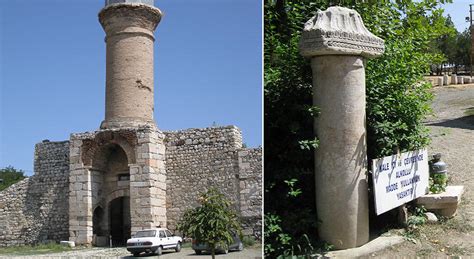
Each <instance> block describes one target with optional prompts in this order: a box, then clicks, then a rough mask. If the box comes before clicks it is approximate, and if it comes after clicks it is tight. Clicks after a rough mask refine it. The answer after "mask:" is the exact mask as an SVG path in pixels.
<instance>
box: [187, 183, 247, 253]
mask: <svg viewBox="0 0 474 259" xmlns="http://www.w3.org/2000/svg"><path fill="white" fill-rule="evenodd" d="M198 201H199V204H200V205H199V206H198V207H196V208H193V209H190V210H187V211H186V212H185V213H184V215H183V217H182V219H181V220H180V222H179V223H178V230H179V231H181V232H183V234H185V235H187V236H191V237H192V238H194V239H195V240H198V241H199V242H201V243H207V244H208V245H209V247H210V248H211V254H212V258H214V257H215V250H216V248H217V247H218V246H220V247H226V246H227V245H228V244H231V243H232V242H233V237H232V231H234V232H238V233H240V224H239V220H238V217H237V214H236V213H235V212H234V210H233V209H232V207H231V203H230V201H229V200H228V199H226V198H225V196H224V195H223V194H222V193H220V192H219V191H218V190H217V189H215V188H211V189H209V190H208V191H207V192H205V193H202V194H201V195H200V197H199V199H198Z"/></svg>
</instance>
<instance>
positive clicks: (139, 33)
mask: <svg viewBox="0 0 474 259" xmlns="http://www.w3.org/2000/svg"><path fill="white" fill-rule="evenodd" d="M129 1H130V0H128V1H123V2H124V3H119V4H112V5H108V6H106V7H105V8H104V9H102V11H101V12H100V13H99V21H100V23H101V25H102V27H103V28H104V31H105V33H106V38H105V41H106V43H107V54H106V55H107V63H106V98H105V120H104V121H103V122H102V125H101V128H118V127H137V126H140V125H144V124H154V121H153V111H154V109H153V107H154V100H153V99H154V98H153V91H154V78H153V43H154V41H155V38H154V36H153V32H154V30H155V29H156V27H157V25H158V23H159V22H160V19H161V16H162V14H161V11H160V10H159V9H158V8H155V7H153V6H151V5H147V4H140V3H135V2H140V1H133V3H129Z"/></svg>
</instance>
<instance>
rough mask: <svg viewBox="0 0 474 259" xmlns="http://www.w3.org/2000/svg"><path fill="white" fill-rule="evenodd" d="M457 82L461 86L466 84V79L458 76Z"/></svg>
mask: <svg viewBox="0 0 474 259" xmlns="http://www.w3.org/2000/svg"><path fill="white" fill-rule="evenodd" d="M457 81H458V84H460V85H462V84H464V77H463V76H458V77H457Z"/></svg>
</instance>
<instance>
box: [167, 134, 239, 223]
mask: <svg viewBox="0 0 474 259" xmlns="http://www.w3.org/2000/svg"><path fill="white" fill-rule="evenodd" d="M165 136H166V137H165V145H166V173H167V187H168V189H167V190H168V195H167V199H166V207H167V218H168V227H169V228H170V229H172V230H175V229H176V223H177V221H178V220H179V218H180V217H181V215H182V214H183V213H184V211H186V210H187V209H189V208H192V207H195V206H197V205H198V203H197V198H198V197H199V194H200V193H202V192H204V191H206V190H207V189H208V188H209V187H216V188H218V189H219V190H220V191H221V192H223V193H224V194H225V195H226V196H227V197H228V198H229V199H230V200H231V201H232V202H233V203H234V204H236V205H237V204H238V179H237V178H236V173H237V170H238V169H237V168H238V163H237V156H236V155H237V154H236V151H237V150H238V149H240V148H241V147H242V136H241V133H240V130H239V129H238V128H237V127H234V126H229V127H220V128H205V129H187V130H183V131H177V132H165ZM236 209H238V207H237V206H236Z"/></svg>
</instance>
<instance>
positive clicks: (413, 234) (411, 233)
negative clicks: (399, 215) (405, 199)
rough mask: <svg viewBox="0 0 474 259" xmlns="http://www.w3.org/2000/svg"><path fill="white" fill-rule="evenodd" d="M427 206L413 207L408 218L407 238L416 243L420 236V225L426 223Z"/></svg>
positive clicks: (405, 234)
mask: <svg viewBox="0 0 474 259" xmlns="http://www.w3.org/2000/svg"><path fill="white" fill-rule="evenodd" d="M425 213H426V209H425V207H423V206H421V207H417V206H415V207H412V210H411V214H412V215H410V216H409V217H408V220H407V227H406V231H405V233H404V237H405V239H407V240H408V241H410V242H412V243H415V244H416V239H417V238H418V237H419V236H420V229H419V226H421V225H424V224H425V223H426V216H425Z"/></svg>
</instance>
